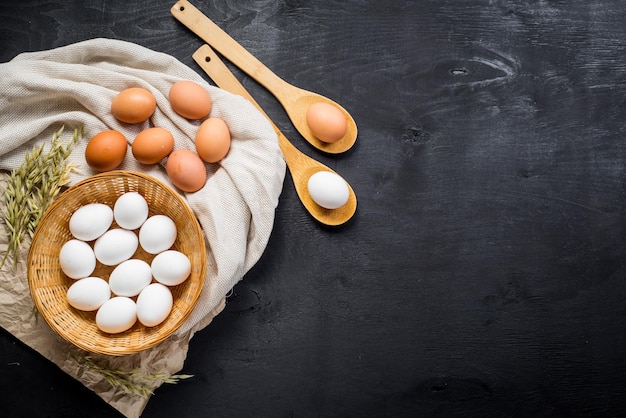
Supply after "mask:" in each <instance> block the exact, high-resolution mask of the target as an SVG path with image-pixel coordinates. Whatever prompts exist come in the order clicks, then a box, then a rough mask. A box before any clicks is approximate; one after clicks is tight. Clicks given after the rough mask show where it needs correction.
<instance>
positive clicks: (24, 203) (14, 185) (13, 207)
mask: <svg viewBox="0 0 626 418" xmlns="http://www.w3.org/2000/svg"><path fill="white" fill-rule="evenodd" d="M63 129H64V127H63V126H62V127H61V128H60V129H59V130H58V131H56V132H55V133H54V135H53V136H52V140H51V145H50V149H49V150H48V151H47V152H46V153H44V150H45V144H42V145H40V146H35V147H33V149H32V150H31V151H30V152H29V153H27V154H26V155H25V156H24V163H23V164H22V165H21V166H20V167H18V168H16V169H15V170H13V171H12V172H11V176H10V178H9V181H8V183H7V188H6V190H5V193H4V197H5V203H6V206H5V209H4V212H3V221H4V223H5V225H6V226H7V229H8V233H9V242H8V248H7V251H6V252H5V254H4V256H3V258H2V261H1V262H0V268H1V267H2V266H4V263H5V262H6V260H7V258H8V256H9V255H11V256H12V258H13V265H14V267H17V260H18V257H19V251H20V248H21V245H22V242H23V240H24V239H25V238H26V237H27V236H28V237H30V238H32V237H33V234H34V233H35V229H36V228H37V225H38V224H39V221H40V220H41V217H42V216H43V214H44V212H45V211H46V209H47V208H48V206H50V204H51V203H52V201H53V200H54V199H55V198H56V196H57V195H58V194H59V193H60V192H61V189H62V187H63V186H65V185H67V183H68V182H69V179H70V175H71V173H72V172H73V171H75V170H76V166H75V165H73V164H72V163H69V162H67V161H66V160H67V158H68V157H69V155H70V154H71V153H72V147H73V145H74V144H75V143H76V142H77V141H78V139H79V138H81V137H82V135H83V127H82V126H81V127H80V128H77V129H75V130H74V136H73V138H72V140H71V141H69V142H67V143H63V142H61V140H60V137H61V135H62V134H63Z"/></svg>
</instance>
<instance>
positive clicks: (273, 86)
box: [171, 0, 357, 154]
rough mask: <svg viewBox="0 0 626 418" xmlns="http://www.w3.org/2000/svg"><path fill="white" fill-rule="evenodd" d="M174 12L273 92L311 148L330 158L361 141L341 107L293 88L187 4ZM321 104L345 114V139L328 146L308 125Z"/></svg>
mask: <svg viewBox="0 0 626 418" xmlns="http://www.w3.org/2000/svg"><path fill="white" fill-rule="evenodd" d="M171 12H172V15H173V16H174V17H175V18H176V19H178V20H179V21H180V22H181V23H183V24H184V25H185V26H187V28H189V29H191V31H192V32H194V33H195V34H196V35H198V36H199V37H200V38H201V39H203V40H204V41H205V42H206V43H208V44H209V45H211V46H212V47H213V48H215V50H217V51H218V52H219V53H220V54H222V55H223V56H224V57H226V58H227V59H228V60H229V61H231V62H232V63H233V64H235V65H236V66H237V67H239V68H240V69H241V70H242V71H244V72H245V73H247V74H248V75H249V76H250V77H252V78H253V79H254V80H256V81H257V82H258V83H259V84H261V85H262V86H264V87H265V88H266V89H267V90H268V91H269V92H271V93H272V94H273V95H274V97H276V99H278V101H279V102H280V104H281V105H282V106H283V107H284V108H285V111H286V112H287V115H288V116H289V118H290V119H291V122H292V123H293V125H294V126H295V127H296V129H297V130H298V132H300V134H301V135H302V136H303V137H304V139H306V140H307V141H308V142H309V143H310V144H311V145H313V146H314V147H316V148H317V149H319V150H321V151H324V152H327V153H330V154H338V153H341V152H344V151H347V150H349V149H350V148H351V147H352V145H354V143H355V141H356V137H357V127H356V123H355V122H354V119H353V118H352V116H350V114H349V113H348V112H347V111H346V110H345V109H344V108H343V107H341V106H340V105H339V104H337V103H335V102H334V101H332V100H330V99H329V98H327V97H324V96H322V95H319V94H317V93H313V92H310V91H308V90H304V89H301V88H299V87H296V86H293V85H291V84H289V83H287V82H286V81H284V80H283V79H281V78H280V77H278V76H277V75H276V74H274V73H273V72H272V71H271V70H270V69H269V68H267V67H266V66H265V65H263V63H261V62H260V61H259V60H258V59H257V58H255V57H254V56H253V55H252V54H250V52H248V51H247V50H246V49H245V48H244V47H243V46H241V45H240V44H239V43H238V42H237V41H235V40H234V39H233V38H231V37H230V35H228V34H227V33H226V32H224V31H223V30H222V29H220V27H219V26H217V25H216V24H215V23H214V22H213V21H211V20H210V19H209V18H208V17H206V16H205V15H204V14H202V12H201V11H200V10H198V9H197V8H196V7H194V6H193V5H192V4H191V3H189V2H188V1H187V0H180V1H178V2H177V3H176V4H175V5H174V6H172V9H171ZM317 102H325V103H329V104H331V105H333V106H335V107H336V108H337V109H339V110H340V111H341V112H342V113H343V114H344V116H345V118H346V122H347V131H346V134H345V135H344V136H343V138H341V139H339V140H338V141H336V142H332V143H327V142H323V141H321V140H319V139H317V138H316V137H315V136H314V135H313V133H312V132H311V129H310V128H309V126H308V124H307V122H306V112H307V110H308V108H309V106H311V105H312V104H314V103H317Z"/></svg>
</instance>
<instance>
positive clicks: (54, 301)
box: [27, 170, 207, 356]
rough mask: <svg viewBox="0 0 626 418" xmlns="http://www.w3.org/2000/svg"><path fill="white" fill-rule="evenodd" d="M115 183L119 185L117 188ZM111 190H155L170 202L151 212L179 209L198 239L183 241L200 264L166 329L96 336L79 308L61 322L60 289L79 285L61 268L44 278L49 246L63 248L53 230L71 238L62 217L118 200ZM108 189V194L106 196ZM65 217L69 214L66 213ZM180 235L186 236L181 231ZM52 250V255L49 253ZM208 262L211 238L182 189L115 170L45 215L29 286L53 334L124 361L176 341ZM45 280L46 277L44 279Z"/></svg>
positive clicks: (75, 189)
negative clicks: (95, 202)
mask: <svg viewBox="0 0 626 418" xmlns="http://www.w3.org/2000/svg"><path fill="white" fill-rule="evenodd" d="M112 184H113V185H114V186H111V185H112ZM107 186H109V187H115V188H116V190H117V191H116V193H117V194H118V196H117V197H119V193H120V192H119V189H120V188H124V189H126V188H129V190H127V191H138V190H139V189H142V188H150V190H154V191H155V193H157V194H158V196H157V197H154V199H160V198H166V199H167V201H166V203H163V202H162V201H159V202H156V204H157V205H158V204H160V205H161V206H160V207H161V208H162V209H161V210H159V207H153V206H152V207H151V208H150V210H151V211H153V214H157V213H162V212H164V211H166V210H174V211H176V213H177V214H178V215H177V216H178V217H177V219H181V220H184V221H185V225H184V228H185V236H190V237H193V239H194V240H193V244H191V242H192V241H190V240H189V239H187V241H188V243H187V242H184V243H183V242H181V244H183V245H186V246H188V247H189V248H190V249H191V251H193V254H187V255H188V256H190V257H192V259H193V260H195V261H196V262H195V263H194V268H193V269H192V274H191V276H190V277H189V278H188V279H187V280H186V281H185V282H184V284H182V285H180V286H184V287H181V288H180V289H178V291H180V292H183V294H182V295H183V296H184V297H180V298H179V299H178V300H176V298H175V303H174V308H173V312H174V310H176V315H175V318H172V319H171V320H170V319H169V318H168V319H166V321H164V323H162V324H161V325H158V326H156V327H152V328H148V327H144V326H143V325H141V324H140V323H139V321H137V323H136V324H135V325H134V326H133V327H132V328H131V330H129V331H126V332H124V333H120V334H106V333H103V332H99V333H96V334H95V336H94V335H93V332H94V331H93V327H95V322H94V323H87V322H88V320H85V319H84V318H83V316H88V315H89V314H85V313H82V312H78V311H77V310H74V308H71V307H69V309H68V310H67V308H66V310H67V311H66V310H63V312H62V313H63V316H67V317H69V318H70V320H68V321H65V320H63V319H61V320H60V319H59V315H58V311H59V309H62V308H61V307H59V306H58V305H59V303H58V298H59V294H60V293H61V290H60V289H59V288H61V287H63V286H64V285H63V283H59V282H63V281H64V282H65V283H66V284H69V283H72V282H74V280H72V279H69V278H67V277H66V276H64V275H63V273H62V272H60V268H59V269H56V266H55V268H54V269H53V272H52V273H47V271H46V272H45V273H42V270H44V268H43V267H42V264H45V263H42V262H41V257H42V253H43V252H45V251H46V246H48V248H52V247H54V245H58V243H53V244H49V243H50V242H51V240H50V239H49V238H50V235H51V234H54V232H52V231H51V230H52V229H54V228H57V229H61V230H62V231H63V233H62V234H58V233H57V234H55V235H56V236H59V235H63V234H69V230H68V228H67V226H66V225H65V224H63V225H61V224H59V223H58V222H57V221H58V220H59V217H60V216H61V217H62V216H65V217H67V216H68V212H71V213H73V212H74V211H75V210H76V209H77V208H74V209H73V210H71V208H70V207H69V206H72V205H76V204H78V203H77V202H76V199H83V200H85V199H89V198H92V197H93V196H94V195H97V194H98V193H100V194H103V193H106V194H107V196H108V198H109V199H114V198H115V195H114V194H112V193H110V192H109V191H108V189H106V188H107ZM103 188H105V189H106V190H105V191H103ZM134 189H137V190H134ZM86 203H88V202H87V201H85V202H83V203H81V205H83V204H86ZM149 203H150V202H149ZM165 205H167V206H165ZM172 205H174V206H172ZM163 208H166V209H163ZM61 212H65V213H63V214H60V213H61ZM177 227H179V228H180V227H181V225H179V224H177ZM179 235H181V233H180V229H179ZM195 238H197V239H195ZM59 239H60V238H59ZM181 239H182V238H181ZM50 251H51V250H49V251H48V252H50ZM48 257H50V255H49V254H48ZM206 257H207V254H206V244H205V238H204V234H203V232H202V228H201V226H200V224H199V222H198V219H197V218H196V216H195V214H194V213H193V211H192V209H191V207H190V206H189V205H188V203H187V202H186V201H185V200H184V199H183V197H182V196H180V194H179V193H178V192H177V191H176V190H174V189H173V188H172V187H171V186H169V185H167V184H166V183H164V182H163V181H161V180H159V179H157V178H156V177H153V176H151V175H149V174H145V173H141V172H137V171H130V170H113V171H108V172H104V173H99V174H96V175H93V176H90V177H87V178H85V179H83V180H81V181H79V182H77V183H76V184H74V185H72V186H70V187H69V188H68V189H67V190H65V191H63V192H62V193H61V194H60V195H59V196H58V197H57V198H56V199H55V200H54V201H53V202H52V203H51V204H50V206H49V207H48V208H47V210H46V211H45V212H44V214H43V216H42V218H41V220H40V222H39V224H38V226H37V228H36V230H35V233H34V235H33V239H32V241H31V247H30V249H29V252H28V265H27V276H28V285H29V289H30V293H31V297H32V299H33V302H34V303H35V307H36V309H37V311H38V312H39V314H40V315H41V316H42V317H43V318H44V320H45V321H46V323H47V324H48V325H49V326H50V327H51V328H52V329H53V331H55V332H56V333H57V334H58V335H59V336H61V337H62V338H63V339H64V340H66V341H68V342H69V343H71V344H73V345H75V346H76V347H78V348H81V349H83V350H85V351H88V352H92V353H97V354H106V355H112V356H122V355H128V354H134V353H138V352H141V351H144V350H146V349H148V348H151V347H154V346H155V345H157V344H159V343H160V342H162V341H163V340H165V339H167V338H168V337H169V336H171V335H172V334H173V333H174V332H175V331H176V330H177V329H178V328H179V327H180V326H181V325H182V324H183V323H184V322H185V320H186V319H187V318H188V317H189V315H190V314H191V312H192V311H193V309H194V307H195V305H196V302H197V301H198V298H199V296H200V293H201V291H202V289H203V287H204V282H205V276H206ZM59 272H60V273H59ZM57 274H60V275H62V276H64V277H65V278H64V279H63V278H60V277H58V276H57ZM40 277H44V278H43V279H40ZM42 280H43V281H44V282H45V284H46V285H48V284H49V285H50V288H51V289H52V288H53V290H51V291H49V289H46V288H45V287H44V285H43V284H42ZM181 289H182V290H181ZM51 293H54V294H55V296H49V295H50V294H51ZM173 293H174V291H173ZM94 315H95V312H94ZM170 315H172V314H170ZM67 324H70V325H67ZM81 327H85V328H89V330H90V331H91V335H90V336H89V337H84V338H83V333H81V332H75V331H81V329H80V328H81ZM85 334H89V333H85ZM77 335H78V336H77Z"/></svg>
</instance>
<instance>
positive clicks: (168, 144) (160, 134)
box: [132, 128, 174, 164]
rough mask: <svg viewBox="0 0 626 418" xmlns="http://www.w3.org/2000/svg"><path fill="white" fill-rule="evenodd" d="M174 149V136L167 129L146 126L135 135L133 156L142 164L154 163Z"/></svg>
mask: <svg viewBox="0 0 626 418" xmlns="http://www.w3.org/2000/svg"><path fill="white" fill-rule="evenodd" d="M172 149H174V137H173V136H172V134H171V133H170V131H168V130H167V129H163V128H148V129H145V130H143V131H141V132H140V133H139V135H137V136H136V137H135V140H134V141H133V145H132V152H133V156H134V157H135V159H136V160H137V161H139V162H140V163H143V164H156V163H158V162H159V161H161V160H162V159H163V158H165V157H167V156H168V155H169V153H170V152H172Z"/></svg>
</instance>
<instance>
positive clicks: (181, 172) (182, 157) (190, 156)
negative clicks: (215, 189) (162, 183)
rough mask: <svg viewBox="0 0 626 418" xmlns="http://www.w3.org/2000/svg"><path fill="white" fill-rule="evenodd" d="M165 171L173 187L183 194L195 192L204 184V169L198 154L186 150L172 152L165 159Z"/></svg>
mask: <svg viewBox="0 0 626 418" xmlns="http://www.w3.org/2000/svg"><path fill="white" fill-rule="evenodd" d="M165 171H167V175H168V176H169V178H170V180H172V183H174V186H176V187H178V188H179V189H181V190H182V191H184V192H190V193H192V192H196V191H198V190H200V189H201V188H202V186H204V183H206V168H205V166H204V163H203V162H202V160H201V159H200V157H198V154H196V153H195V152H193V151H191V150H188V149H179V150H176V151H173V152H172V153H171V154H170V156H169V157H167V164H166V166H165Z"/></svg>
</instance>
